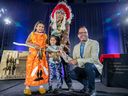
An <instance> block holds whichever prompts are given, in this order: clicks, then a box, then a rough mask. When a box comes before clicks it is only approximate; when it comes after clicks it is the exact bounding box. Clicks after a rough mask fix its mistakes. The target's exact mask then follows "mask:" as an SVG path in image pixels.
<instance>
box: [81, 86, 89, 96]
mask: <svg viewBox="0 0 128 96" xmlns="http://www.w3.org/2000/svg"><path fill="white" fill-rule="evenodd" d="M80 93H83V94H86V95H87V96H88V95H89V89H88V88H83V89H81V90H80Z"/></svg>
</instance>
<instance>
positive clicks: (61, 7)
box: [51, 1, 73, 30]
mask: <svg viewBox="0 0 128 96" xmlns="http://www.w3.org/2000/svg"><path fill="white" fill-rule="evenodd" d="M58 11H61V12H64V19H63V21H62V25H61V29H62V30H64V29H65V23H69V24H70V23H71V20H72V17H73V14H72V10H71V8H70V6H68V5H67V4H66V2H64V1H62V2H59V3H58V4H57V5H56V6H55V8H54V9H53V11H52V13H51V22H52V23H53V25H52V27H53V29H56V12H58Z"/></svg>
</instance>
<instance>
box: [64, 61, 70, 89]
mask: <svg viewBox="0 0 128 96" xmlns="http://www.w3.org/2000/svg"><path fill="white" fill-rule="evenodd" d="M62 64H63V68H64V80H65V82H66V84H67V86H68V88H70V87H71V86H72V80H71V77H70V66H69V64H68V63H66V62H65V61H64V60H63V59H62Z"/></svg>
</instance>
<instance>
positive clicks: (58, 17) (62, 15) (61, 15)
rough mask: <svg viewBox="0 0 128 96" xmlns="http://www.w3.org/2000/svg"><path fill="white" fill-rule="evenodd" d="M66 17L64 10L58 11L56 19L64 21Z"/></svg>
mask: <svg viewBox="0 0 128 96" xmlns="http://www.w3.org/2000/svg"><path fill="white" fill-rule="evenodd" d="M63 18H64V12H63V10H60V11H57V12H56V20H57V21H62V20H63Z"/></svg>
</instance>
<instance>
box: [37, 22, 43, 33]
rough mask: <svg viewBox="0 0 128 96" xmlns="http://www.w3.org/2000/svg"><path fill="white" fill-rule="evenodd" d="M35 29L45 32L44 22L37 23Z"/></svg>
mask: <svg viewBox="0 0 128 96" xmlns="http://www.w3.org/2000/svg"><path fill="white" fill-rule="evenodd" d="M35 29H36V32H38V33H42V32H44V24H42V23H39V24H37V26H36V28H35Z"/></svg>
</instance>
